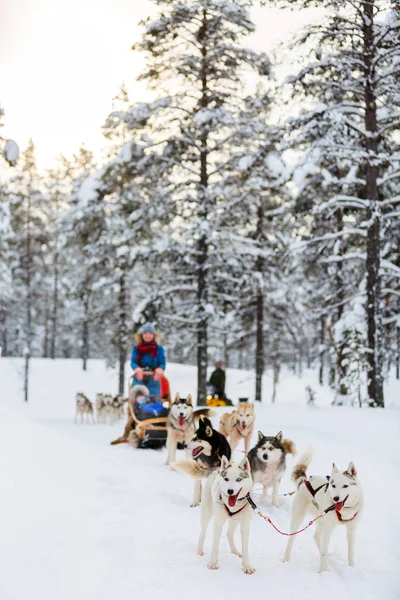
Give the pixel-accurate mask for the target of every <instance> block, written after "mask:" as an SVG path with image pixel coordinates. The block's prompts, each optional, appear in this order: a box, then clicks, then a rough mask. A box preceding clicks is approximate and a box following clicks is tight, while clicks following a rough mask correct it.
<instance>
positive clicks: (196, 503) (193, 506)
mask: <svg viewBox="0 0 400 600" xmlns="http://www.w3.org/2000/svg"><path fill="white" fill-rule="evenodd" d="M196 506H200V502H193V503H192V504H191V505H190V508H196Z"/></svg>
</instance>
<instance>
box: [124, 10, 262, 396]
mask: <svg viewBox="0 0 400 600" xmlns="http://www.w3.org/2000/svg"><path fill="white" fill-rule="evenodd" d="M156 4H157V7H158V9H159V15H158V17H157V18H156V19H155V20H150V19H149V20H147V21H146V22H145V23H144V27H145V31H144V34H143V39H142V41H141V42H140V43H138V44H136V45H135V49H137V50H142V51H144V52H146V55H147V69H146V70H145V72H144V73H143V75H142V77H141V78H142V79H143V80H146V81H148V82H149V83H150V84H151V85H152V87H153V89H155V90H157V91H158V92H159V93H160V97H161V94H163V92H164V90H165V92H166V93H165V96H164V97H165V104H166V106H165V110H164V111H162V112H160V113H159V116H158V118H154V119H150V121H149V125H150V126H151V128H152V130H153V132H154V134H156V135H157V139H158V140H159V142H160V143H162V144H163V157H164V159H165V168H166V169H167V170H168V171H169V173H170V174H171V177H172V178H173V179H174V180H175V181H176V182H177V185H176V189H175V192H174V199H175V201H176V204H177V212H178V213H179V217H180V218H179V220H177V222H176V224H177V225H178V224H179V225H180V231H179V233H178V231H177V235H178V236H179V237H180V239H181V242H183V243H181V244H180V248H181V249H184V255H183V256H181V257H177V259H176V260H177V262H176V264H175V267H176V269H175V271H176V272H175V276H176V277H178V281H179V282H180V283H181V285H182V289H183V288H185V289H186V290H187V293H186V296H187V297H190V298H191V300H190V304H189V302H188V303H186V306H187V307H188V308H189V311H188V312H186V314H181V315H180V317H181V318H182V319H183V320H184V322H188V321H191V322H192V323H193V324H194V325H195V328H196V337H197V367H198V402H200V403H203V402H204V399H205V392H206V389H205V386H206V376H207V347H208V321H209V318H210V314H211V313H212V308H211V303H210V301H209V293H210V285H211V280H212V278H213V277H214V276H215V271H214V272H212V265H211V262H210V259H211V256H210V241H211V236H212V229H213V223H214V221H215V211H216V210H217V207H218V199H217V193H216V186H217V185H218V181H219V180H220V178H221V177H222V175H223V173H224V169H225V165H226V163H227V161H229V159H230V151H229V147H230V144H231V140H232V136H233V135H235V133H236V130H237V123H238V120H237V114H238V111H240V110H241V94H242V92H241V84H240V82H241V77H242V75H243V72H244V69H245V68H246V67H250V68H252V69H256V70H258V71H259V72H261V73H263V74H266V73H267V72H268V70H269V61H268V60H267V59H266V57H265V56H264V55H259V54H256V53H255V52H252V51H250V50H247V49H244V48H243V47H241V46H240V42H241V40H242V38H243V37H244V36H245V35H247V34H248V33H250V32H252V31H253V30H254V25H253V23H252V22H251V20H250V17H249V14H248V9H249V8H250V7H251V5H252V2H251V0H238V1H237V2H235V3H230V2H227V1H226V0H190V1H188V2H185V3H182V2H178V1H174V0H157V3H156ZM220 208H222V210H223V207H220ZM179 267H181V273H180V274H179ZM178 316H179V315H178ZM181 323H182V321H181Z"/></svg>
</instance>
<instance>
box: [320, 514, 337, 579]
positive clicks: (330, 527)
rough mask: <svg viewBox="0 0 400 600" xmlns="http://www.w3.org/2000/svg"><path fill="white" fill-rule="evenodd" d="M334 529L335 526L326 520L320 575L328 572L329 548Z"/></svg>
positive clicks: (323, 529) (323, 530)
mask: <svg viewBox="0 0 400 600" xmlns="http://www.w3.org/2000/svg"><path fill="white" fill-rule="evenodd" d="M325 519H326V517H325ZM333 529H334V525H333V524H332V523H331V522H330V521H328V520H326V521H325V523H324V525H323V528H322V533H321V561H320V566H319V572H320V573H322V572H323V571H327V570H328V546H329V540H330V539H331V535H332V531H333Z"/></svg>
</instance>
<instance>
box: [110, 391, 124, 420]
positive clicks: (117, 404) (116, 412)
mask: <svg viewBox="0 0 400 600" xmlns="http://www.w3.org/2000/svg"><path fill="white" fill-rule="evenodd" d="M124 402H126V399H124V398H123V397H122V396H114V399H113V401H112V420H113V422H114V423H115V422H116V421H120V420H121V419H123V418H124Z"/></svg>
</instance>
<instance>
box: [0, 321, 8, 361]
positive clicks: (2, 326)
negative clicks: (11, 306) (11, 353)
mask: <svg viewBox="0 0 400 600" xmlns="http://www.w3.org/2000/svg"><path fill="white" fill-rule="evenodd" d="M0 331H1V336H0V346H1V352H0V357H1V356H7V312H6V311H5V310H2V311H1V315H0Z"/></svg>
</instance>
